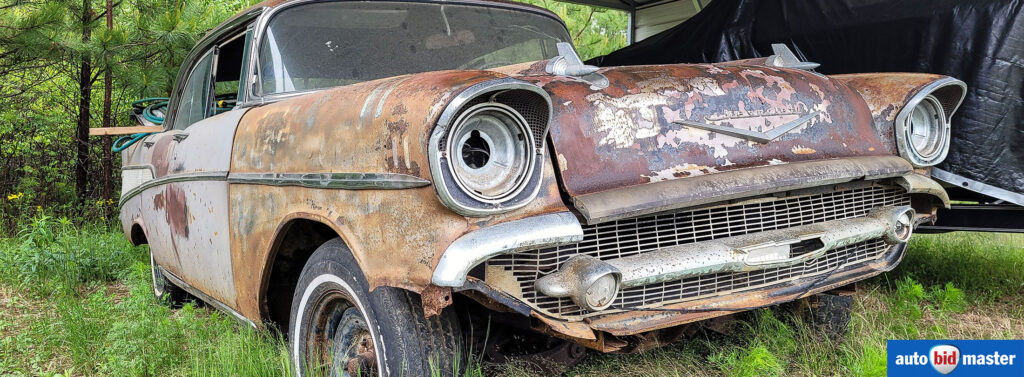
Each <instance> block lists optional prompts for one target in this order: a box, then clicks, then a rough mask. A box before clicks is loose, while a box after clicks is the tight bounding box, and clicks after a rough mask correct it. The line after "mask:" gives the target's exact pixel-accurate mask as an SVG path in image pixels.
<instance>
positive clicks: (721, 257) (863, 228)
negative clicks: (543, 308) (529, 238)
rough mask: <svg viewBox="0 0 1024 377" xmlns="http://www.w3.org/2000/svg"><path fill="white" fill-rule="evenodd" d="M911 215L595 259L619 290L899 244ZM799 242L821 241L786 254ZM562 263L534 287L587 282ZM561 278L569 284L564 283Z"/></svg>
mask: <svg viewBox="0 0 1024 377" xmlns="http://www.w3.org/2000/svg"><path fill="white" fill-rule="evenodd" d="M913 218H914V210H913V209H911V208H910V207H909V206H900V207H883V208H878V209H875V210H874V211H872V212H871V214H869V215H868V216H865V217H859V218H853V219H846V220H834V221H826V222H821V223H816V224H809V225H802V226H797V227H793V228H787V229H779V230H772V231H766V232H759V233H750V234H745V235H742V236H735V237H728V238H722V239H718V240H712V241H703V242H696V243H690V244H684V245H679V246H673V247H668V248H664V249H661V250H657V251H652V252H649V253H645V254H641V255H634V256H629V257H625V258H618V259H611V260H606V261H598V262H597V263H604V264H607V265H608V266H607V267H606V269H607V270H613V271H619V272H621V274H622V280H621V285H620V287H622V288H632V287H640V286H645V285H649V284H656V283H662V282H667V281H674V280H681V279H685V278H688V277H693V276H700V275H706V274H714V273H721V272H743V271H754V270H762V269H770V268H778V267H785V266H791V265H795V264H799V263H804V262H807V261H811V260H814V259H817V258H819V257H821V256H823V255H825V253H826V252H827V251H830V250H835V249H838V248H841V247H845V246H850V245H854V244H857V243H860V242H864V241H869V240H874V239H882V240H884V241H885V242H886V243H887V244H890V245H896V244H900V243H904V242H906V240H907V239H908V238H909V237H910V233H911V231H910V230H909V229H908V228H907V227H908V226H912V224H910V223H909V221H910V219H913ZM896 229H900V230H905V231H906V232H903V233H900V231H897V230H896ZM804 241H812V242H820V246H817V247H816V248H815V249H813V250H810V251H808V252H806V253H802V254H799V255H796V256H790V251H791V247H792V245H794V244H798V243H801V242H804ZM570 261H571V259H570ZM566 265H568V262H566V264H563V266H561V267H559V271H558V272H554V273H551V274H548V275H546V276H544V277H542V278H541V279H539V280H537V283H536V286H537V288H538V291H539V292H540V293H542V294H544V295H546V296H550V297H568V296H574V295H578V294H579V292H577V291H578V290H579V289H586V287H587V286H586V285H582V284H576V283H573V282H576V281H578V280H580V279H582V278H584V277H583V276H564V275H567V274H569V275H572V274H575V273H576V270H574V269H567V268H565V266H566ZM566 282H570V283H569V284H568V285H566Z"/></svg>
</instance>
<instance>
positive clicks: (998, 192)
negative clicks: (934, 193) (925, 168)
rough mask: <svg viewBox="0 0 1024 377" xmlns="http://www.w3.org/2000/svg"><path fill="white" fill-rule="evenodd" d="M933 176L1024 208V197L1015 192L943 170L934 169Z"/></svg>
mask: <svg viewBox="0 0 1024 377" xmlns="http://www.w3.org/2000/svg"><path fill="white" fill-rule="evenodd" d="M932 176H933V177H935V179H938V180H940V181H943V182H946V183H949V184H951V185H954V186H958V187H963V188H965V189H968V190H971V191H974V192H977V193H981V194H985V195H988V196H991V197H993V198H996V199H1002V200H1005V201H1007V202H1010V203H1013V204H1016V205H1019V206H1024V195H1022V194H1018V193H1016V192H1013V191H1009V190H1005V189H1001V188H998V187H995V186H992V185H988V184H985V183H981V182H978V181H975V180H973V179H967V178H964V177H961V176H959V175H956V174H953V173H950V172H948V171H945V170H942V169H935V168H933V169H932Z"/></svg>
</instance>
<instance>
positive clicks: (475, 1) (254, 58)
mask: <svg viewBox="0 0 1024 377" xmlns="http://www.w3.org/2000/svg"><path fill="white" fill-rule="evenodd" d="M347 1H365V0H296V1H291V2H287V3H284V4H281V5H278V6H275V7H272V8H269V9H266V8H265V11H264V12H263V13H262V14H260V16H259V18H258V19H257V20H256V27H255V28H254V30H255V34H254V35H253V40H252V46H253V48H251V49H250V51H249V56H248V58H249V59H248V60H249V62H248V64H249V70H248V71H249V73H248V77H247V83H246V85H245V94H246V101H245V103H241V104H238V106H240V107H241V106H253V105H262V104H266V103H271V102H276V101H280V100H283V99H287V98H292V97H298V96H302V95H305V94H309V93H316V92H319V91H323V90H328V89H331V88H318V89H309V90H301V91H292V92H283V93H269V94H264V93H263V91H262V85H261V83H262V76H263V72H261V71H260V64H259V57H260V56H259V54H260V51H261V48H259V47H258V46H262V45H263V41H264V38H265V37H266V32H267V27H268V24H269V23H270V20H271V19H273V18H274V16H276V15H277V13H279V12H281V11H283V10H286V9H288V8H292V7H295V6H300V5H307V4H313V3H336V2H347ZM380 2H382V3H421V4H423V3H432V4H439V5H467V6H478V7H487V8H500V9H509V10H516V11H523V12H529V13H533V14H537V15H541V16H544V17H547V18H550V19H552V20H554V21H555V22H557V23H558V25H560V26H561V27H562V28H563V29H565V32H566V35H572V34H571V33H570V31H569V28H568V27H567V26H566V25H565V22H564V21H562V19H561V18H559V17H558V15H556V14H554V13H552V12H551V11H548V10H546V9H543V8H537V7H534V6H532V5H527V4H519V3H512V2H507V3H506V2H499V1H486V0H382V1H380Z"/></svg>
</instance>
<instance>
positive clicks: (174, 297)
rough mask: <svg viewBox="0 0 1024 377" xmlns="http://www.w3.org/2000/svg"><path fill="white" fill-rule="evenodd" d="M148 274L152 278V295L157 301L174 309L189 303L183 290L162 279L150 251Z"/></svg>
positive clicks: (162, 275) (187, 295)
mask: <svg viewBox="0 0 1024 377" xmlns="http://www.w3.org/2000/svg"><path fill="white" fill-rule="evenodd" d="M149 272H150V275H151V276H152V277H153V295H154V296H156V299H157V300H159V301H161V302H167V303H169V304H171V306H174V307H179V306H181V305H183V304H184V303H185V302H187V301H189V294H188V292H185V290H184V289H181V288H179V287H178V286H177V285H174V283H171V281H170V280H167V278H166V277H164V274H163V271H162V270H161V269H160V266H158V265H157V264H156V260H154V259H153V251H152V250H150V252H149Z"/></svg>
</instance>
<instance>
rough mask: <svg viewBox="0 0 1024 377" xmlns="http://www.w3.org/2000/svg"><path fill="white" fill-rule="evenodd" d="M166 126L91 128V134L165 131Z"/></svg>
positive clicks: (130, 133) (129, 133)
mask: <svg viewBox="0 0 1024 377" xmlns="http://www.w3.org/2000/svg"><path fill="white" fill-rule="evenodd" d="M163 131H164V128H163V127H160V126H135V127H107V128H90V129H89V136H106V135H133V134H141V133H149V132H163Z"/></svg>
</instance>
